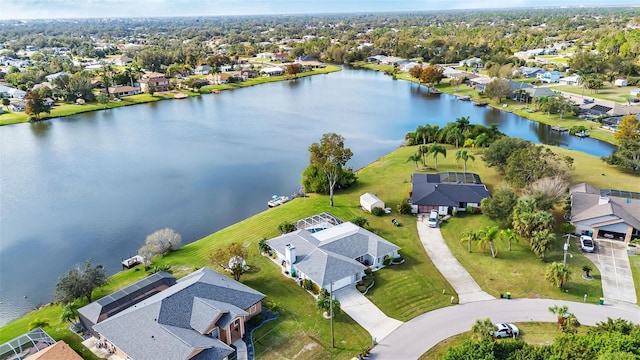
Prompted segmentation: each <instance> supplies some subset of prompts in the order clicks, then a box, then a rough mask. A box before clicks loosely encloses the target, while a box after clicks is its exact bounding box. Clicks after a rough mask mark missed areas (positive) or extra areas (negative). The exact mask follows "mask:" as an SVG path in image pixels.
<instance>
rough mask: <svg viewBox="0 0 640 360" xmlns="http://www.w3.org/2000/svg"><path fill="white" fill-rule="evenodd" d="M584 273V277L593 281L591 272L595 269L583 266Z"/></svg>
mask: <svg viewBox="0 0 640 360" xmlns="http://www.w3.org/2000/svg"><path fill="white" fill-rule="evenodd" d="M582 271H584V276H585V277H586V278H588V279H592V277H591V272H592V271H593V268H592V267H591V266H589V265H586V264H585V265H583V266H582Z"/></svg>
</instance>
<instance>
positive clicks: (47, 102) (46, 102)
mask: <svg viewBox="0 0 640 360" xmlns="http://www.w3.org/2000/svg"><path fill="white" fill-rule="evenodd" d="M42 102H43V103H44V106H46V107H48V108H49V109H51V108H52V107H53V105H55V103H56V102H55V100H53V99H52V98H50V97H48V98H44V99H43V100H42Z"/></svg>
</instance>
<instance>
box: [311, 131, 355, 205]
mask: <svg viewBox="0 0 640 360" xmlns="http://www.w3.org/2000/svg"><path fill="white" fill-rule="evenodd" d="M309 153H310V157H309V165H310V166H316V167H317V168H318V169H319V170H320V172H321V173H322V174H323V175H324V176H325V179H326V182H327V185H328V188H329V205H330V206H333V191H334V189H335V186H336V184H337V183H338V180H339V179H340V176H341V175H342V168H343V167H344V166H345V165H346V163H347V162H348V161H349V160H350V159H351V157H352V156H353V153H352V152H351V149H349V148H346V147H345V146H344V138H343V137H342V136H341V135H338V134H336V133H326V134H323V135H322V138H321V139H320V142H317V143H313V144H311V146H309Z"/></svg>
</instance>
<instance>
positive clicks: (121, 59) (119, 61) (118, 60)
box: [113, 55, 133, 66]
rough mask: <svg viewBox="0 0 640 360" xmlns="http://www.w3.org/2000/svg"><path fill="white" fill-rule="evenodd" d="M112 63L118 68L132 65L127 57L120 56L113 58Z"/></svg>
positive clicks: (131, 60)
mask: <svg viewBox="0 0 640 360" xmlns="http://www.w3.org/2000/svg"><path fill="white" fill-rule="evenodd" d="M113 63H114V64H115V65H119V66H126V65H129V64H131V63H133V59H132V58H130V57H128V56H124V55H122V56H120V57H118V58H115V59H114V60H113Z"/></svg>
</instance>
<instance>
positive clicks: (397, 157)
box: [0, 146, 640, 359]
mask: <svg viewBox="0 0 640 360" xmlns="http://www.w3.org/2000/svg"><path fill="white" fill-rule="evenodd" d="M551 148H552V149H553V150H554V151H557V152H558V153H560V154H562V155H570V156H572V157H574V159H575V169H574V170H573V174H572V179H573V182H574V183H578V182H583V181H587V182H590V183H591V184H592V185H594V186H596V187H603V188H604V187H607V184H610V183H616V184H618V185H619V186H620V187H621V188H623V189H628V190H631V191H640V184H639V183H638V182H637V177H634V176H633V175H632V174H628V173H624V172H622V171H620V170H618V169H617V168H615V167H612V166H609V165H607V164H604V163H603V162H602V161H601V160H600V159H599V158H597V157H595V156H591V155H588V154H584V153H580V152H577V151H574V150H568V149H562V148H557V147H551ZM447 149H448V151H449V152H451V151H454V150H455V149H453V148H452V147H451V146H447ZM415 151H416V148H415V147H401V148H398V149H396V150H394V151H392V152H391V153H389V154H387V155H385V156H383V157H381V158H380V159H378V160H376V161H374V162H372V163H371V164H369V165H367V166H366V167H364V168H362V169H360V170H358V176H359V180H358V182H357V184H356V185H355V186H354V187H352V188H350V189H347V190H344V191H339V192H338V193H337V194H336V196H335V206H334V207H329V205H328V198H327V196H322V195H314V194H312V195H311V196H309V197H307V198H299V199H295V200H293V201H291V202H289V203H287V204H285V205H283V206H279V207H277V208H274V209H269V210H266V211H264V212H261V213H259V214H256V215H254V216H252V217H249V218H247V219H245V220H243V221H241V222H238V223H236V224H233V225H231V226H228V227H227V228H224V229H222V230H220V231H218V232H216V233H213V234H211V235H208V236H206V237H204V238H202V239H200V240H197V241H195V242H192V243H190V244H188V245H185V246H183V247H182V248H180V249H179V250H177V251H174V252H172V253H170V254H168V255H167V256H165V257H163V258H159V259H156V261H155V262H154V265H163V264H169V265H171V266H172V267H173V270H174V274H176V276H178V277H180V276H184V275H185V274H187V273H189V272H191V271H193V270H194V269H196V268H199V267H202V266H205V265H210V262H209V259H208V255H209V254H210V253H211V252H213V251H214V250H215V249H217V248H219V247H223V246H227V245H229V244H231V243H233V242H239V243H241V244H244V245H245V246H247V248H248V249H249V257H248V261H247V262H248V263H249V264H250V265H252V267H254V268H255V269H256V271H254V272H251V273H248V274H246V275H244V276H243V277H242V279H241V281H242V282H243V283H245V284H247V285H248V286H251V287H253V288H255V289H256V290H258V291H261V292H263V293H265V294H266V295H267V300H273V301H275V302H276V303H278V304H279V305H280V308H281V317H280V319H279V320H277V321H273V322H270V323H268V324H266V325H265V326H264V327H263V328H261V329H259V330H258V331H256V333H255V338H256V339H260V342H259V343H257V345H256V354H257V355H258V356H260V357H261V358H265V359H279V358H293V357H294V356H296V355H298V358H302V359H312V358H313V359H318V358H319V359H330V358H350V357H352V356H353V355H355V354H357V353H358V352H359V350H360V349H362V348H363V347H365V346H367V345H368V344H370V341H371V338H370V336H369V334H368V333H367V332H365V331H364V329H362V328H361V327H360V326H359V325H357V324H356V323H355V322H354V321H353V320H351V318H349V317H348V316H346V315H344V314H342V315H340V316H339V317H338V318H337V325H336V339H337V341H336V344H337V348H335V349H331V347H330V345H329V344H330V343H331V342H330V331H329V323H328V322H327V321H326V320H324V319H323V318H322V316H321V315H320V313H319V311H318V310H317V309H316V307H315V302H314V299H313V298H312V297H311V296H309V295H308V294H307V293H306V292H305V291H304V290H302V288H300V287H299V286H297V285H296V284H295V283H294V282H293V281H292V280H287V279H285V278H284V277H283V276H282V275H281V270H280V268H279V267H278V266H277V265H275V264H274V263H273V262H272V261H271V260H269V259H267V258H265V257H263V256H261V255H259V254H258V250H257V243H258V242H259V240H260V239H262V238H263V237H265V238H270V237H273V236H276V235H278V230H277V225H278V224H280V223H282V222H284V221H295V220H297V219H300V218H303V217H306V216H310V215H313V214H316V213H319V212H323V211H327V212H331V213H332V214H334V215H336V216H338V217H340V218H342V219H343V220H351V219H352V218H354V217H355V216H364V217H366V218H367V220H368V221H369V224H370V225H369V228H370V229H372V231H375V232H376V233H378V234H380V235H381V236H382V237H384V238H386V239H387V240H389V241H391V242H393V243H395V244H397V245H399V246H401V247H402V250H401V251H400V253H401V254H402V255H403V256H404V257H405V259H406V262H405V263H404V264H402V265H398V266H392V267H390V268H387V269H382V270H380V271H378V272H376V273H375V281H376V285H375V287H374V288H373V289H372V291H371V292H370V293H368V294H367V296H368V297H369V299H371V301H373V302H374V303H375V304H376V305H377V306H378V307H379V308H380V309H381V310H382V311H384V312H385V313H386V314H388V315H389V316H392V317H394V318H397V319H399V320H402V321H407V320H409V319H412V318H414V317H416V316H418V315H420V314H422V313H424V312H427V311H430V310H434V309H437V308H440V307H444V306H449V305H450V304H449V294H451V293H453V289H452V288H451V287H450V285H449V284H448V283H447V282H446V280H445V279H444V278H443V277H442V276H441V274H440V273H439V272H438V271H437V269H436V268H435V266H434V265H433V263H432V262H431V260H430V259H429V257H428V256H427V255H426V253H425V251H424V248H423V247H422V244H421V243H420V241H419V238H418V236H417V229H416V226H415V225H416V218H415V217H413V216H410V215H399V214H398V213H397V212H396V211H395V209H396V206H397V205H398V204H399V203H400V202H401V201H403V200H404V199H405V198H406V197H407V196H408V193H409V191H410V189H411V182H410V179H411V173H412V172H414V171H415V165H414V164H413V163H411V162H407V158H408V156H409V155H410V154H412V153H414V152H415ZM472 151H473V152H474V153H475V154H476V157H477V158H478V159H477V160H476V161H475V162H469V163H468V164H467V167H468V171H470V172H475V173H478V174H479V175H480V176H481V178H482V180H483V182H484V183H485V184H487V186H488V188H489V189H490V191H491V190H492V189H494V188H495V187H496V186H497V185H498V184H499V183H500V182H501V181H502V176H501V174H499V173H498V172H497V171H496V170H495V169H492V168H487V167H486V166H485V165H484V163H483V162H482V161H481V159H480V157H481V155H482V154H481V151H480V149H472ZM432 164H433V160H432V159H429V161H428V163H427V166H426V167H422V168H421V169H420V171H433V170H434V169H432V168H431V166H432ZM594 166H599V167H600V168H601V169H602V171H604V172H606V173H607V174H608V175H607V176H606V177H603V176H601V175H600V172H601V171H600V170H599V171H598V173H597V174H594V173H593V171H590V169H593V167H594ZM437 171H462V163H461V162H456V161H455V159H454V157H453V156H449V157H448V158H443V159H439V161H438V169H437ZM596 175H597V176H596ZM390 185H393V186H390ZM363 192H373V193H376V194H377V195H378V196H379V197H380V198H381V199H383V200H384V201H385V202H386V204H387V206H389V207H391V208H393V209H394V213H393V214H392V215H387V216H382V217H376V216H373V215H371V214H368V213H365V212H363V211H362V210H361V209H360V208H359V206H358V205H359V196H360V194H362V193H363ZM391 217H394V218H396V219H398V220H399V221H400V222H401V223H402V224H403V226H401V227H395V226H393V225H392V224H391V223H390V221H389V220H390V218H391ZM486 221H489V220H488V219H486V218H485V217H484V216H483V215H476V216H468V217H462V216H461V217H457V218H455V219H453V221H452V222H450V223H449V224H446V225H445V226H443V233H444V234H445V239H446V240H447V242H448V243H449V244H450V246H451V247H452V248H453V249H452V251H454V254H456V255H457V256H459V258H460V261H461V263H462V264H463V265H464V266H472V265H473V264H471V265H469V263H474V262H477V263H479V265H477V266H481V267H486V266H491V267H495V266H494V265H496V264H498V263H499V264H500V266H497V267H495V268H496V269H501V268H503V267H504V266H510V265H509V264H512V263H513V262H514V261H515V262H519V261H525V262H526V263H527V264H529V263H531V264H534V265H536V264H539V263H541V262H540V261H539V260H537V259H535V256H534V255H533V254H531V253H530V252H529V251H527V250H525V249H523V248H522V249H521V248H518V250H517V251H512V252H510V253H509V252H507V251H506V250H504V249H506V248H504V247H503V248H502V252H501V253H500V257H499V258H498V259H492V258H491V257H490V255H487V252H478V251H477V250H476V249H474V253H472V254H466V252H465V251H466V247H465V246H464V245H463V244H462V243H461V242H460V241H459V236H460V235H459V233H460V232H459V231H452V228H454V227H456V226H458V225H459V226H473V225H474V224H475V225H478V226H479V225H481V223H484V222H486ZM456 224H457V225H456ZM521 247H522V246H521ZM514 248H515V245H514ZM460 251H461V253H460V254H458V252H460ZM516 253H517V254H516ZM516 255H517V256H516ZM550 256H554V257H557V253H554V254H551V255H550ZM576 257H577V258H574V259H572V263H573V264H574V265H573V266H578V265H576V264H577V263H578V260H580V259H579V257H578V256H576ZM536 266H537V265H536ZM575 269H576V273H579V270H578V268H575ZM469 270H470V272H471V273H472V275H473V274H474V272H475V274H476V275H475V276H479V274H478V273H477V272H476V271H477V269H476V268H471V269H469ZM483 271H484V270H483ZM533 272H536V273H537V272H538V270H537V269H536V270H534V271H532V273H533ZM521 273H522V272H521ZM146 275H147V274H146V273H145V272H144V271H143V270H142V269H141V268H140V267H137V268H134V269H132V270H127V271H123V272H118V273H116V274H114V275H113V276H112V278H111V281H110V283H109V285H108V286H106V287H104V288H101V289H98V290H97V291H96V292H95V293H94V299H98V298H100V297H102V296H104V295H106V294H108V293H110V292H113V291H115V290H117V289H119V288H122V287H124V286H126V285H128V284H130V283H132V282H135V281H137V280H139V279H141V278H143V277H145V276H146ZM510 276H513V277H515V278H517V277H524V275H522V274H511V275H510ZM486 278H487V279H485V280H487V281H484V282H483V281H482V279H479V278H476V280H478V281H479V283H480V284H481V286H483V287H484V288H485V290H487V291H488V292H490V293H494V294H497V293H498V292H501V291H503V288H504V286H505V285H504V284H503V283H502V285H500V284H498V285H496V284H495V283H496V282H495V281H493V283H494V284H492V281H491V280H490V279H491V278H493V279H496V276H494V275H493V274H487V276H486ZM575 278H579V275H577V276H576V277H575ZM578 282H579V280H577V279H576V284H577V283H578ZM598 282H599V281H598ZM594 284H595V282H594ZM578 285H580V284H577V285H576V291H583V290H578V289H579V288H580V287H579V286H578ZM522 286H525V285H522V284H521V282H515V283H514V284H509V291H511V292H512V293H513V294H518V296H519V297H526V296H530V294H528V293H527V292H526V291H524V290H520V288H521V287H522ZM580 286H581V285H580ZM592 286H594V285H592ZM596 287H597V286H596ZM442 289H445V290H446V292H447V295H442ZM526 289H531V286H530V285H529V284H526ZM533 290H534V292H535V293H536V294H535V295H534V296H539V297H553V298H563V299H569V300H578V301H581V300H582V294H583V292H580V293H579V294H578V293H577V292H575V291H571V292H569V293H559V292H557V291H553V289H551V288H550V287H549V286H547V285H546V284H545V283H544V281H536V288H535V289H533ZM590 291H593V292H596V291H597V289H594V288H592V289H591V290H590ZM600 291H601V290H600ZM595 296H596V295H595V294H594V296H593V298H595ZM60 313H61V307H60V306H57V305H49V306H46V307H44V308H42V309H40V310H37V311H33V312H31V313H29V314H26V315H25V316H23V317H21V318H20V319H17V320H15V321H13V322H11V323H10V324H7V325H6V326H4V327H2V328H0V342H4V341H7V340H9V339H12V338H14V337H16V336H18V335H20V334H22V333H24V332H26V330H27V325H28V324H29V322H31V321H33V320H34V319H47V320H48V321H49V322H50V326H48V327H45V330H46V331H47V332H50V334H51V335H52V336H53V337H54V338H56V339H64V340H65V341H67V342H69V343H70V345H71V346H72V347H73V348H74V349H75V350H76V351H78V352H80V353H82V354H83V356H85V359H94V358H95V357H93V356H92V354H86V350H85V351H83V350H84V348H83V347H82V345H81V344H80V339H79V338H78V337H77V336H76V335H74V334H73V333H71V332H70V331H69V330H67V328H68V325H69V324H68V323H62V322H61V321H60Z"/></svg>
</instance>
